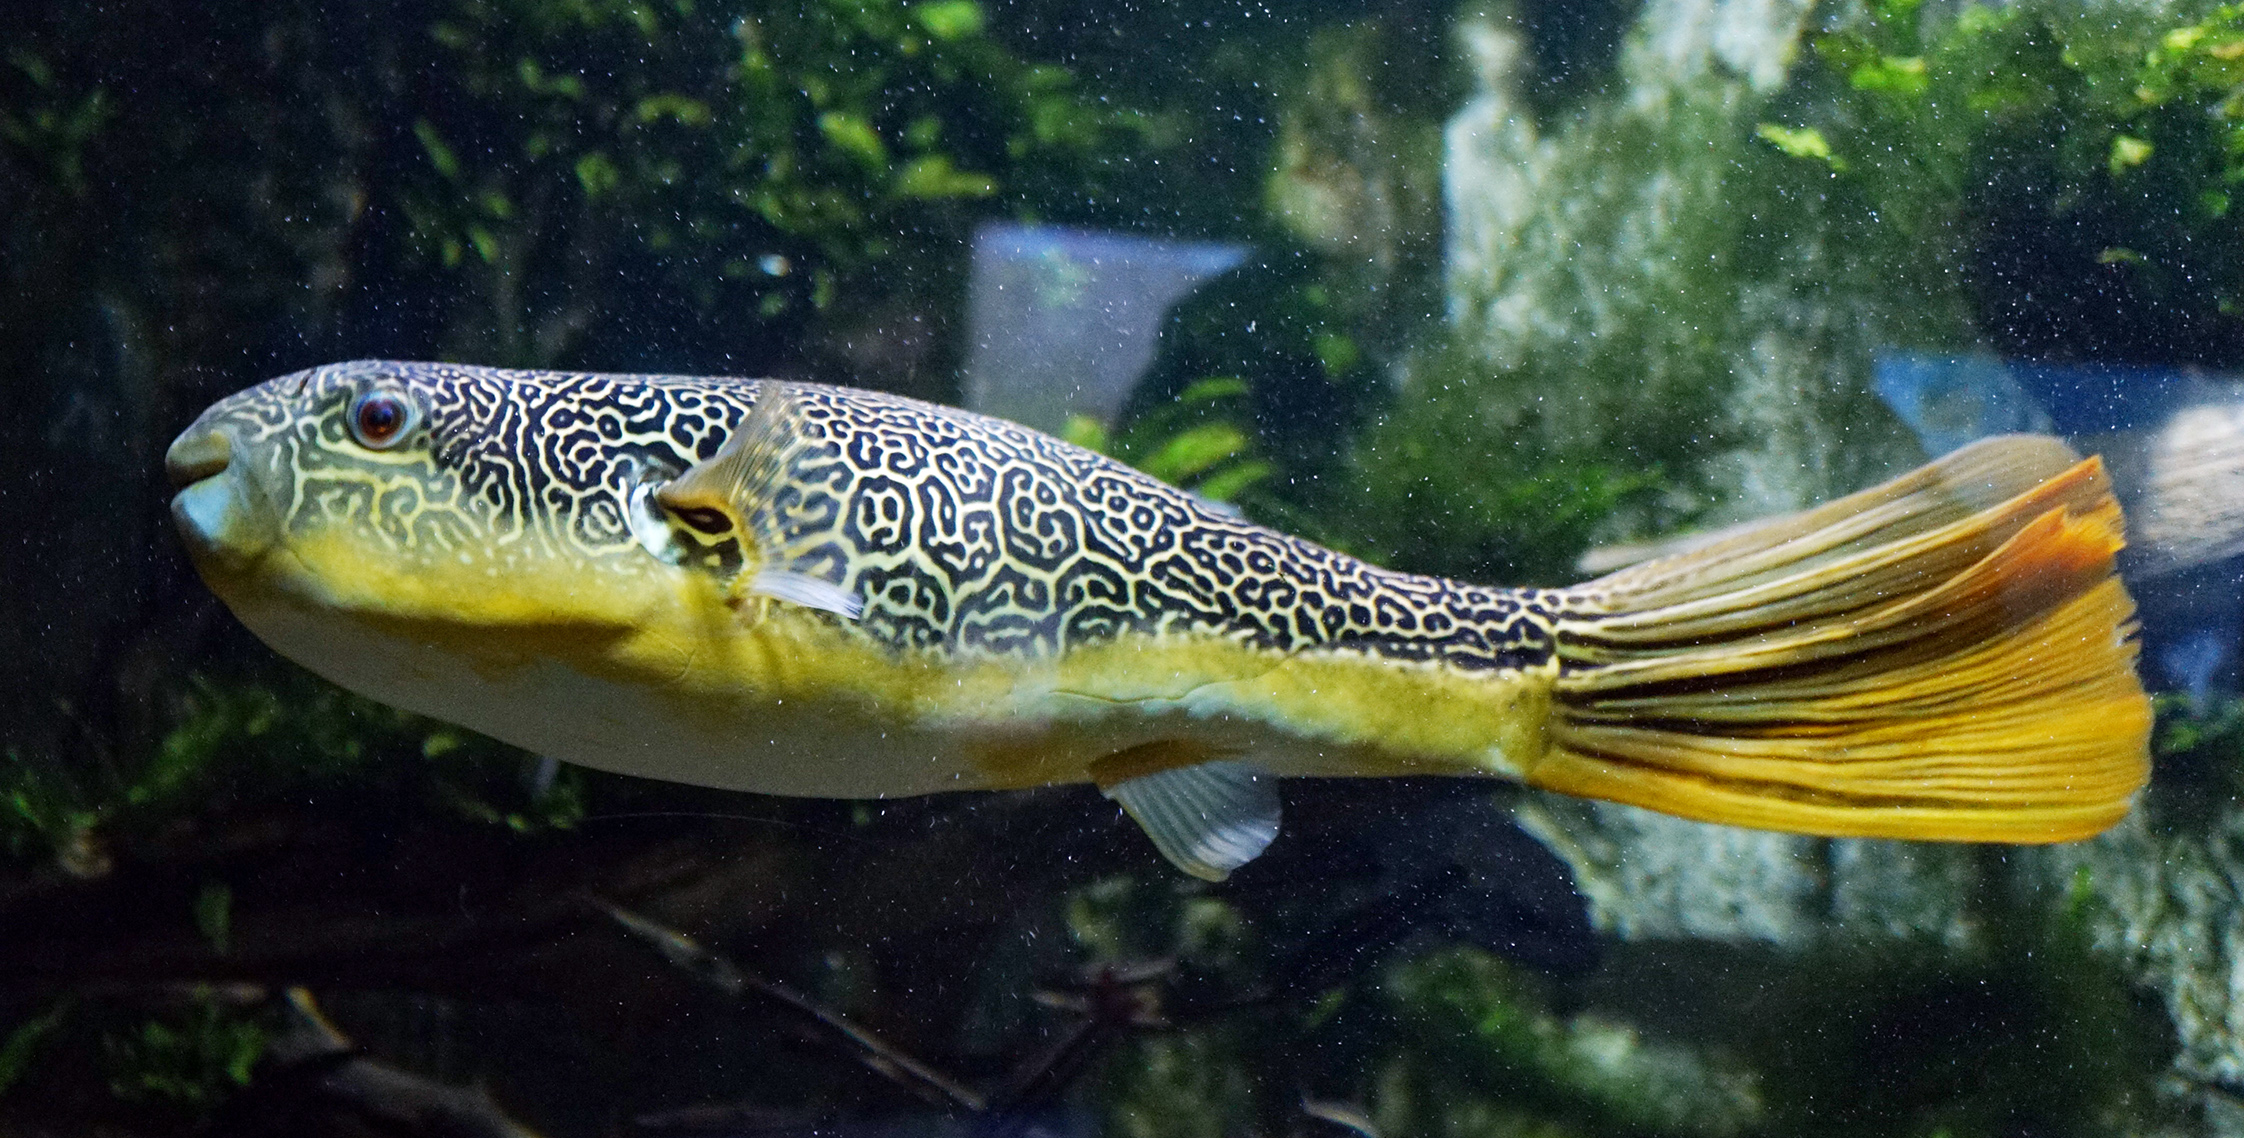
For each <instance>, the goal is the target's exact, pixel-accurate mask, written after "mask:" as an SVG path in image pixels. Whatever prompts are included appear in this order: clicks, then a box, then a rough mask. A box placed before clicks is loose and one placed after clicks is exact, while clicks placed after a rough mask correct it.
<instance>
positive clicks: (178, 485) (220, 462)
mask: <svg viewBox="0 0 2244 1138" xmlns="http://www.w3.org/2000/svg"><path fill="white" fill-rule="evenodd" d="M233 461H234V441H233V440H232V439H231V438H228V437H227V435H226V433H225V432H224V431H217V430H212V429H210V428H207V427H205V428H202V429H199V430H198V429H196V428H192V427H190V428H188V429H187V430H186V431H183V432H181V433H180V436H179V437H178V438H176V439H173V440H172V442H171V446H170V447H169V448H168V449H166V450H165V451H164V475H165V477H167V478H169V479H170V480H171V488H172V489H174V490H177V491H180V492H182V493H184V492H185V491H186V490H188V489H189V488H191V487H193V486H194V485H195V484H196V483H198V482H201V481H204V480H205V479H209V478H213V477H216V476H218V475H220V474H223V473H225V472H226V468H227V467H228V466H231V465H233Z"/></svg>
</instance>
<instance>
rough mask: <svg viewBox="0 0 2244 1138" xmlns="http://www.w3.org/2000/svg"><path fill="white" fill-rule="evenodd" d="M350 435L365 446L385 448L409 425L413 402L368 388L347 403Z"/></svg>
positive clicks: (387, 392) (398, 437)
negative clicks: (355, 399)
mask: <svg viewBox="0 0 2244 1138" xmlns="http://www.w3.org/2000/svg"><path fill="white" fill-rule="evenodd" d="M350 423H351V437H352V438H354V439H357V440H358V443H359V445H360V446H363V447H365V448H367V449H368V450H388V449H389V448H391V447H393V446H396V445H397V444H398V443H399V442H400V441H402V440H403V439H404V438H405V432H406V428H408V427H411V426H412V425H413V405H412V404H411V403H410V402H408V401H407V400H406V399H405V398H404V397H403V396H401V395H398V394H397V393H396V392H392V391H369V392H367V393H366V394H364V395H361V396H359V397H358V400H357V402H355V403H352V404H351V416H350Z"/></svg>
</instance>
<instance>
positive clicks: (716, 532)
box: [670, 506, 732, 536]
mask: <svg viewBox="0 0 2244 1138" xmlns="http://www.w3.org/2000/svg"><path fill="white" fill-rule="evenodd" d="M670 513H671V515H672V516H673V517H676V518H677V519H678V520H679V521H681V522H684V523H686V524H687V525H688V526H691V527H692V528H694V529H697V530H700V531H701V532H703V533H705V534H709V535H711V536H720V535H723V534H725V533H729V532H731V530H732V519H730V518H728V517H726V516H725V514H724V511H722V510H718V509H713V508H711V507H709V506H686V507H682V508H681V507H675V506H673V507H671V510H670Z"/></svg>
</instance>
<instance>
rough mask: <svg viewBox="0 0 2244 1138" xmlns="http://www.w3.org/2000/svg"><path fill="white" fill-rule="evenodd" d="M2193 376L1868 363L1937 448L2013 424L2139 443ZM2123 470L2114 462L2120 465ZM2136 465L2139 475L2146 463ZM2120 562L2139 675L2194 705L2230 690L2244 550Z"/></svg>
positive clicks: (1913, 360)
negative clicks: (2136, 631)
mask: <svg viewBox="0 0 2244 1138" xmlns="http://www.w3.org/2000/svg"><path fill="white" fill-rule="evenodd" d="M2199 385H2200V379H2199V377H2197V376H2193V375H2191V374H2189V373H2186V372H2182V371H2178V370H2174V369H2171V368H2148V367H2132V366H2125V365H2116V364H2052V363H2039V362H2028V361H2006V360H1999V359H1995V358H1993V357H1990V356H1929V355H1918V354H1914V353H1909V352H1893V353H1887V354H1881V355H1880V356H1878V357H1877V359H1876V361H1875V362H1874V363H1873V364H1872V372H1871V386H1872V388H1873V389H1875V390H1876V391H1877V393H1878V397H1879V398H1881V399H1883V400H1884V401H1885V403H1886V406H1888V407H1891V408H1892V409H1893V412H1894V414H1895V415H1897V416H1899V417H1900V418H1901V421H1902V422H1904V423H1907V424H1908V425H1909V429H1910V430H1912V431H1914V432H1916V435H1917V440H1918V441H1919V442H1921V443H1923V444H1924V448H1925V453H1926V454H1929V455H1935V456H1937V455H1943V454H1946V453H1948V452H1949V451H1952V450H1955V449H1956V448H1957V447H1960V446H1963V445H1964V444H1966V443H1969V442H1971V441H1972V440H1974V439H1981V438H1985V437H1987V436H1988V435H1999V434H2005V433H2008V432H2012V431H2039V432H2050V431H2054V432H2055V433H2057V434H2061V435H2065V436H2068V437H2071V438H2073V439H2076V440H2093V441H2094V443H2095V445H2097V446H2118V447H2121V448H2123V449H2124V448H2127V447H2130V446H2134V447H2136V448H2137V449H2140V448H2141V446H2142V445H2143V440H2145V439H2146V438H2148V437H2149V436H2150V435H2151V433H2152V432H2155V431H2158V430H2159V429H2161V428H2163V427H2165V426H2166V424H2167V422H2168V420H2169V419H2170V418H2171V417H2172V416H2173V415H2174V413H2175V412H2177V411H2180V410H2183V409H2185V408H2186V407H2187V406H2188V404H2189V402H2190V400H2191V399H2193V398H2196V397H2199ZM2123 432H2125V433H2123ZM2134 465H2135V466H2138V467H2139V466H2140V465H2141V464H2139V463H2138V464H2134ZM2127 472H2128V470H2127V464H2122V468H2121V473H2123V474H2124V473H2127ZM2135 473H2136V475H2137V477H2138V479H2139V478H2140V477H2141V476H2143V475H2147V474H2148V471H2147V469H2144V470H2137V471H2135ZM2117 489H2118V490H2119V492H2120V494H2121V496H2122V499H2123V500H2125V499H2128V498H2129V497H2130V496H2132V495H2135V494H2138V493H2140V492H2141V491H2142V490H2143V487H2141V486H2135V485H2128V484H2126V483H2125V482H2124V481H2122V483H2121V484H2120V485H2119V486H2118V487H2117ZM2138 502H2139V499H2138V500H2137V502H2130V508H2133V506H2134V505H2136V504H2138ZM2121 566H2122V569H2123V571H2125V572H2126V573H2127V576H2128V588H2129V589H2130V591H2132V592H2133V593H2134V594H2135V598H2136V601H2137V603H2138V605H2139V606H2140V607H2139V613H2138V616H2139V619H2140V620H2141V622H2142V637H2143V656H2142V661H2143V663H2142V667H2143V678H2144V681H2145V682H2146V683H2148V684H2150V685H2151V686H2152V687H2153V688H2157V689H2160V690H2168V691H2186V692H2188V693H2190V695H2191V696H2192V697H2193V698H2195V699H2197V700H2198V701H2199V702H2200V703H2202V702H2203V701H2205V700H2206V699H2208V698H2209V697H2211V696H2212V695H2213V694H2214V693H2215V692H2225V691H2234V690H2236V688H2237V683H2238V671H2239V668H2238V657H2239V654H2240V653H2239V645H2240V643H2244V558H2228V559H2225V560H2221V561H2216V562H2212V563H2208V564H2203V565H2197V566H2194V567H2191V568H2189V569H2187V570H2184V571H2180V572H2173V571H2166V572H2154V571H2151V570H2150V569H2149V567H2147V566H2146V565H2145V564H2144V563H2143V562H2142V561H2141V560H2139V559H2136V558H2123V560H2122V562H2121Z"/></svg>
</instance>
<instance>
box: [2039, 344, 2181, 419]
mask: <svg viewBox="0 0 2244 1138" xmlns="http://www.w3.org/2000/svg"><path fill="white" fill-rule="evenodd" d="M2008 366H2009V369H2010V374H2011V375H2013V376H2015V377H2017V382H2018V385H2019V386H2020V387H2022V388H2024V389H2025V392H2026V394H2027V395H2028V396H2030V397H2031V398H2033V399H2034V401H2035V402H2037V403H2039V404H2040V405H2041V406H2042V407H2044V408H2046V409H2047V410H2048V412H2049V417H2050V419H2051V420H2052V421H2054V423H2055V424H2056V427H2057V433H2058V434H2061V435H2069V436H2073V437H2076V438H2077V437H2079V436H2081V435H2095V434H2102V433H2104V432H2106V431H2143V430H2149V429H2151V428H2152V427H2156V426H2158V425H2159V424H2161V423H2163V422H2165V421H2166V416H2167V415H2168V414H2170V413H2171V412H2172V411H2173V410H2174V409H2175V404H2176V402H2177V401H2178V400H2180V399H2181V398H2182V397H2183V396H2184V394H2185V393H2186V392H2187V391H2188V390H2189V389H2190V387H2191V382H2192V377H2191V376H2190V375H2189V374H2188V373H2185V372H2182V371H2179V370H2176V369H2174V368H2170V367H2137V366H2134V365H2130V364H2100V363H2073V364H2057V363H2042V362H2038V361H2032V360H2015V361H2012V362H2011V363H2010V364H2009V365H2008Z"/></svg>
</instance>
